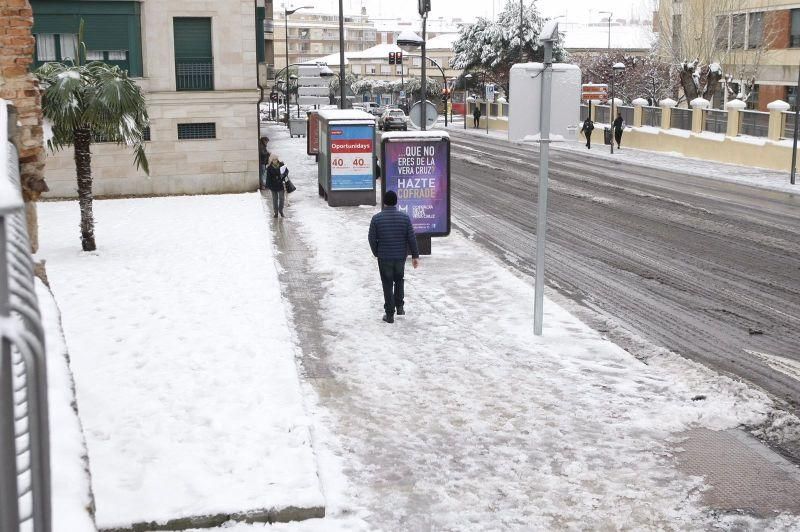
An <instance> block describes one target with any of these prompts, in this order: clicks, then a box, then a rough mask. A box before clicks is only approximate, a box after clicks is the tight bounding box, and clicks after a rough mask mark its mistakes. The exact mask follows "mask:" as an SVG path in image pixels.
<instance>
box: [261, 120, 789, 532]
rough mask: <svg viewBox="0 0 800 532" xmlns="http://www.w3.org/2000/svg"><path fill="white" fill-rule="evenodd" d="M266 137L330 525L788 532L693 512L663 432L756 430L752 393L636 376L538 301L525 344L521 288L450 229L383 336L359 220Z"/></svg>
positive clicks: (632, 365) (785, 524) (783, 526)
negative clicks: (284, 199)
mask: <svg viewBox="0 0 800 532" xmlns="http://www.w3.org/2000/svg"><path fill="white" fill-rule="evenodd" d="M269 137H270V139H271V141H270V149H271V151H272V152H273V153H276V154H278V155H279V156H281V157H282V158H283V160H285V161H286V162H287V164H288V166H289V168H290V170H291V172H292V174H291V175H292V180H293V182H294V183H295V184H296V185H297V187H298V191H297V192H295V193H294V194H292V197H291V199H292V201H291V205H290V206H289V208H288V209H287V215H288V218H287V219H285V220H280V219H279V220H277V221H275V222H273V223H274V227H275V229H274V230H275V231H279V230H281V229H280V227H281V226H285V225H286V224H292V229H291V230H292V231H293V232H294V234H296V235H299V237H300V238H301V239H302V244H303V247H305V248H307V249H308V250H309V253H311V256H310V257H308V261H307V265H308V268H309V270H308V271H307V272H303V274H304V275H305V276H306V277H305V278H306V279H307V281H308V283H313V284H315V285H316V286H315V287H312V288H314V289H313V290H311V289H310V290H309V291H308V292H306V293H303V294H287V296H288V297H289V299H290V301H292V299H293V298H295V299H296V298H303V297H307V293H314V294H318V295H315V297H319V298H320V299H319V300H318V301H313V302H312V304H313V305H316V306H317V307H318V308H319V316H321V323H319V324H318V326H317V327H316V328H317V331H318V332H317V334H318V335H319V336H320V338H321V339H322V340H323V341H322V342H321V343H322V344H324V346H325V352H324V353H313V355H314V359H315V360H316V361H317V364H319V363H324V364H325V365H326V366H327V369H328V370H329V372H330V374H331V375H332V376H331V377H330V378H328V379H314V381H313V386H314V387H315V389H316V390H317V392H318V394H319V396H320V398H319V405H318V406H317V407H315V408H314V416H315V425H319V424H321V423H325V422H330V423H333V424H334V425H333V427H326V428H325V430H330V431H332V432H334V433H336V434H337V435H338V438H331V439H330V440H329V441H328V442H327V443H326V445H328V446H331V447H332V448H333V449H334V451H336V452H337V453H338V456H339V458H340V460H342V462H343V467H344V469H345V471H346V473H347V474H348V479H349V482H350V488H349V489H346V490H344V495H343V496H342V499H341V500H340V501H338V502H337V504H336V508H335V509H334V511H333V512H332V513H333V514H337V513H341V514H342V515H343V514H345V513H350V514H352V513H356V514H358V515H362V516H363V517H364V519H365V520H366V522H367V523H368V528H369V529H370V530H490V529H491V530H496V529H501V530H559V529H576V528H579V529H670V530H671V529H702V528H707V527H712V526H721V527H731V526H745V527H747V526H753V527H755V529H763V528H770V529H775V530H796V529H797V526H796V518H795V517H794V516H788V515H785V516H779V517H776V518H774V519H770V520H764V521H759V520H756V519H751V518H749V517H746V516H742V517H739V516H735V515H725V514H723V515H720V514H718V513H716V512H713V511H711V510H710V509H709V508H707V507H705V506H704V505H703V503H702V502H701V493H702V491H703V489H704V485H703V481H702V479H701V478H699V477H693V476H689V475H686V474H684V473H682V472H681V471H680V470H679V469H678V467H676V462H675V459H674V455H673V452H674V451H673V449H674V448H675V446H677V445H679V442H680V437H679V435H680V434H681V433H683V432H684V431H686V430H689V429H697V428H709V429H714V430H722V429H727V428H732V427H737V426H740V425H742V424H745V423H758V422H760V421H763V420H764V418H765V417H766V415H767V412H769V411H770V410H771V407H772V405H771V402H770V401H769V399H768V398H767V397H765V396H764V395H763V394H761V393H759V392H757V391H754V390H751V389H749V388H748V387H746V386H745V385H743V384H741V383H738V382H735V381H733V380H731V379H728V378H723V377H719V376H717V375H715V374H713V373H712V372H710V371H708V370H706V369H705V368H703V367H701V366H698V365H696V364H693V363H690V362H687V361H685V360H684V359H681V358H680V357H677V356H673V355H671V354H669V353H664V352H661V353H655V354H654V355H653V356H652V357H651V359H650V360H649V365H644V364H643V363H641V362H640V361H638V360H636V359H635V358H634V357H633V356H631V355H630V354H628V353H626V352H625V351H623V350H622V349H620V348H619V347H617V346H615V345H614V344H612V343H610V342H608V341H606V340H604V339H603V338H602V337H601V336H600V335H599V334H598V333H596V332H594V331H593V330H591V329H590V328H588V327H587V326H585V325H584V324H582V323H581V322H579V321H578V320H577V319H575V318H574V317H572V316H571V315H569V314H568V313H567V312H566V311H564V310H563V309H561V308H559V307H558V306H557V305H555V304H554V303H552V302H551V301H549V300H547V301H546V302H545V316H544V324H545V327H544V332H545V334H544V336H543V337H536V336H534V335H533V334H532V330H531V329H532V325H531V324H532V306H533V305H532V301H533V290H532V287H531V285H532V282H531V279H529V278H522V277H520V276H517V275H516V274H515V273H513V272H511V271H509V270H507V269H505V267H504V266H502V265H501V264H500V263H499V262H497V261H496V260H494V259H493V258H491V257H490V256H489V255H488V254H487V253H485V252H484V251H483V250H482V249H481V248H480V247H478V246H477V245H476V244H474V243H472V242H470V241H469V240H468V239H467V238H465V237H464V236H462V235H460V234H459V233H458V232H457V231H455V232H454V233H453V234H452V235H451V236H450V237H448V238H444V239H435V240H434V242H433V255H432V256H430V257H423V259H422V265H421V267H420V269H419V270H411V269H410V268H408V269H407V270H406V271H407V274H406V311H407V313H408V314H407V315H406V316H404V317H399V318H397V320H396V323H395V324H393V325H388V324H385V323H383V322H382V321H381V319H380V318H381V313H382V297H381V289H380V282H379V279H378V275H377V268H376V265H375V261H374V259H373V258H372V256H371V254H370V252H369V247H368V245H367V242H366V235H367V228H368V224H369V219H370V217H371V216H372V214H373V213H374V212H377V208H372V207H353V208H336V209H334V208H330V207H327V205H326V204H325V203H324V202H323V200H322V199H320V198H319V197H318V196H317V183H316V180H317V178H316V164H315V163H314V161H313V158H309V157H308V156H306V155H305V139H289V138H288V134H287V132H286V130H285V128H280V127H273V128H270V129H269ZM284 230H285V229H284ZM281 259H282V256H281ZM304 267H305V266H304ZM284 289H285V287H284ZM292 302H293V304H295V305H296V303H295V302H294V301H292ZM315 371H316V372H318V373H319V368H318V367H315ZM331 382H333V383H335V385H333V386H332V385H331ZM700 395H702V396H704V400H693V399H696V398H697V397H698V396H700ZM320 420H323V421H320ZM326 521H328V525H327V526H331V525H332V523H333V522H335V517H334V518H333V520H332V521H329V520H328V519H326ZM321 529H322V530H324V529H325V528H321Z"/></svg>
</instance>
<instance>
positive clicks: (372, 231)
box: [369, 207, 419, 260]
mask: <svg viewBox="0 0 800 532" xmlns="http://www.w3.org/2000/svg"><path fill="white" fill-rule="evenodd" d="M369 247H370V248H372V254H373V255H375V256H376V257H378V258H379V259H384V260H405V259H406V256H407V255H408V249H409V248H411V256H412V257H414V258H415V259H416V258H419V249H417V237H416V236H414V227H413V226H412V225H411V220H410V219H409V218H408V215H407V214H406V213H404V212H400V211H398V210H397V207H384V208H383V210H382V211H381V212H379V213H378V214H376V215H375V216H373V217H372V221H371V222H370V223H369Z"/></svg>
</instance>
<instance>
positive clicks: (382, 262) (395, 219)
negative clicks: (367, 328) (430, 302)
mask: <svg viewBox="0 0 800 532" xmlns="http://www.w3.org/2000/svg"><path fill="white" fill-rule="evenodd" d="M369 247H370V248H371V249H372V254H373V255H374V256H375V257H377V258H378V272H379V273H380V276H381V284H382V285H383V309H384V310H385V311H386V313H385V314H384V315H383V321H385V322H386V323H394V313H395V310H397V315H398V316H402V315H404V314H405V311H404V310H403V303H404V300H403V297H404V295H405V294H404V293H403V282H404V281H403V274H404V270H405V265H406V256H407V255H408V250H409V249H411V264H412V265H413V266H414V268H417V267H418V266H419V249H418V248H417V237H416V235H414V227H413V226H412V225H411V220H410V219H409V218H408V215H407V214H406V213H404V212H400V211H399V210H397V194H395V193H394V191H391V190H389V191H388V192H386V194H384V195H383V210H382V211H381V212H379V213H378V214H376V215H375V216H373V217H372V221H370V223H369Z"/></svg>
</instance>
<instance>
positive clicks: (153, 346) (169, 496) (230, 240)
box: [40, 194, 323, 530]
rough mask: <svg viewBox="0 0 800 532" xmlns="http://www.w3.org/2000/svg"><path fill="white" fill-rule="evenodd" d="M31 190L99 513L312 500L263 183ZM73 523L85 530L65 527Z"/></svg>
mask: <svg viewBox="0 0 800 532" xmlns="http://www.w3.org/2000/svg"><path fill="white" fill-rule="evenodd" d="M94 207H95V216H96V219H97V222H98V224H97V228H96V229H97V241H98V243H99V246H100V247H99V251H98V252H96V253H82V252H80V251H79V249H80V246H79V245H78V229H77V228H78V215H79V211H78V206H77V204H76V203H73V202H59V203H43V204H41V206H40V227H41V252H40V255H41V256H42V257H43V258H46V259H47V267H48V275H49V279H50V281H51V285H52V288H53V292H54V294H55V297H56V299H57V301H58V302H59V305H60V307H61V311H62V318H63V327H64V332H65V337H66V341H67V345H68V346H69V351H70V357H71V361H72V370H73V374H74V376H75V384H76V389H77V400H78V405H79V408H80V414H81V420H82V422H83V426H84V429H85V434H86V441H87V446H88V449H89V459H90V466H91V476H92V483H93V490H94V494H95V497H96V502H97V516H96V517H97V525H98V527H100V528H114V527H126V526H129V525H130V524H132V523H137V522H143V521H157V522H163V521H166V520H169V519H176V518H180V517H188V516H197V515H209V514H212V515H213V514H217V513H228V512H234V511H236V512H240V511H248V510H259V509H271V508H276V509H279V508H284V507H287V506H299V507H305V506H322V505H323V500H322V495H321V493H320V490H319V485H318V479H317V472H316V462H315V457H314V454H313V452H312V449H311V445H310V435H309V430H308V426H307V425H308V421H307V418H306V417H305V413H304V408H303V402H302V397H301V393H300V388H299V383H298V379H297V373H296V368H295V364H294V349H295V348H294V346H293V344H292V342H291V338H290V332H289V327H288V325H287V320H286V316H285V314H284V308H283V301H282V299H281V294H280V290H279V285H278V280H277V272H276V270H275V267H274V265H273V254H272V249H271V245H270V239H269V235H268V233H267V232H266V231H265V230H264V226H263V224H264V222H263V218H264V213H263V209H262V206H261V202H260V198H259V197H258V196H257V195H254V194H248V195H238V196H195V197H175V198H150V199H136V200H112V201H97V202H95V204H94ZM74 530H82V529H79V528H75V529H74Z"/></svg>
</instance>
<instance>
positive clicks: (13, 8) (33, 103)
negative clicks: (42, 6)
mask: <svg viewBox="0 0 800 532" xmlns="http://www.w3.org/2000/svg"><path fill="white" fill-rule="evenodd" d="M32 27H33V12H32V11H31V7H30V5H29V4H28V0H3V3H2V6H0V98H3V99H5V100H9V101H11V102H12V103H13V104H14V107H15V110H16V115H17V121H18V123H19V125H20V127H18V128H16V131H15V133H14V137H13V138H12V141H13V142H14V144H15V145H16V146H17V149H18V151H19V161H20V176H21V178H22V187H23V196H24V197H25V201H27V202H30V201H36V200H37V199H38V198H39V195H40V194H41V193H42V192H46V191H47V184H46V183H45V181H44V165H45V153H44V145H43V142H42V108H41V94H40V92H39V84H38V82H37V81H36V78H35V77H34V75H33V74H31V73H30V72H29V70H28V68H29V65H30V64H31V62H32V61H33V51H34V47H35V46H36V44H35V42H34V39H33V36H32V35H31V28H32ZM31 236H32V238H34V235H31Z"/></svg>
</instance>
